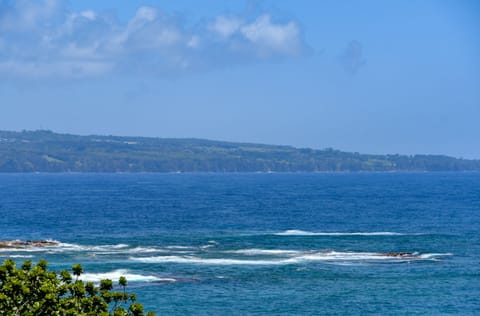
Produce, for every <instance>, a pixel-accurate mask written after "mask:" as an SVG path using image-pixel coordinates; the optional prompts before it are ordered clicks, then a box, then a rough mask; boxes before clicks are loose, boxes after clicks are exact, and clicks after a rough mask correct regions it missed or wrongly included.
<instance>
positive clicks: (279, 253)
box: [225, 248, 304, 256]
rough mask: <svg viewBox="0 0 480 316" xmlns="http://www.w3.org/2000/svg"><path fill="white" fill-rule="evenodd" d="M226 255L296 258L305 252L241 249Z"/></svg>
mask: <svg viewBox="0 0 480 316" xmlns="http://www.w3.org/2000/svg"><path fill="white" fill-rule="evenodd" d="M225 252H226V253H237V254H242V255H247V256H256V255H274V256H295V255H299V254H302V253H304V252H303V251H298V250H284V249H257V248H253V249H239V250H229V251H225Z"/></svg>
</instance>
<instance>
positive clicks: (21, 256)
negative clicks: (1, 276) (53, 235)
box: [7, 255, 33, 258]
mask: <svg viewBox="0 0 480 316" xmlns="http://www.w3.org/2000/svg"><path fill="white" fill-rule="evenodd" d="M7 257H8V258H33V256H32V255H9V256H7Z"/></svg>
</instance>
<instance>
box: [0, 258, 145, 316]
mask: <svg viewBox="0 0 480 316" xmlns="http://www.w3.org/2000/svg"><path fill="white" fill-rule="evenodd" d="M72 272H73V275H74V277H75V280H73V278H72V275H71V274H70V272H68V271H67V270H63V271H61V272H60V273H59V274H57V273H56V272H53V271H48V269H47V262H46V261H45V260H40V261H39V262H38V263H37V264H36V265H35V266H32V262H31V261H25V262H24V263H23V264H22V266H21V267H20V268H17V266H16V264H15V262H14V261H12V260H6V261H4V262H3V264H2V265H1V266H0V315H5V316H16V315H19V316H20V315H22V316H42V315H59V316H60V315H62V316H63V315H65V316H74V315H85V316H93V315H95V316H96V315H100V316H109V315H112V316H141V315H144V311H143V306H142V305H141V304H139V303H137V302H136V295H135V294H128V293H127V292H126V286H127V280H126V278H125V277H120V279H119V286H121V287H122V291H120V292H115V291H113V282H112V281H111V280H108V279H105V280H101V281H100V284H99V287H97V286H96V285H95V284H94V283H92V282H83V281H81V280H79V277H80V275H81V274H82V273H83V268H82V266H81V265H80V264H75V265H73V267H72ZM151 315H154V314H153V313H151V312H149V313H147V316H151Z"/></svg>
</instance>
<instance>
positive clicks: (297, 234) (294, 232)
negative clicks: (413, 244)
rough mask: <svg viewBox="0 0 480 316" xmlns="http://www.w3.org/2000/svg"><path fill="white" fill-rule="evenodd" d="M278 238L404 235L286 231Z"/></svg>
mask: <svg viewBox="0 0 480 316" xmlns="http://www.w3.org/2000/svg"><path fill="white" fill-rule="evenodd" d="M274 235H277V236H402V235H404V234H402V233H395V232H310V231H304V230H297V229H291V230H285V231H283V232H279V233H275V234H274Z"/></svg>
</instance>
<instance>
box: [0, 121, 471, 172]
mask: <svg viewBox="0 0 480 316" xmlns="http://www.w3.org/2000/svg"><path fill="white" fill-rule="evenodd" d="M270 171H271V172H322V171H326V172H335V171H352V172H358V171H480V160H467V159H458V158H453V157H448V156H442V155H413V156H407V155H369V154H359V153H350V152H342V151H339V150H334V149H322V150H316V149H310V148H295V147H291V146H276V145H262V144H249V143H232V142H223V141H212V140H202V139H171V138H152V137H120V136H97V135H90V136H78V135H70V134H58V133H54V132H51V131H44V130H41V131H23V132H10V131H0V172H270Z"/></svg>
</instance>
